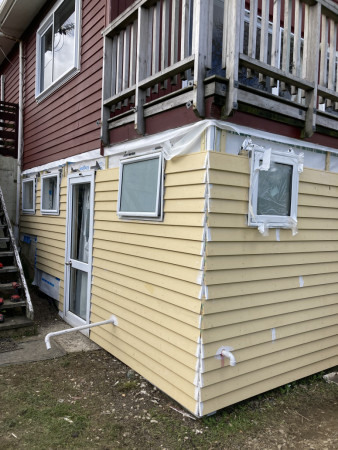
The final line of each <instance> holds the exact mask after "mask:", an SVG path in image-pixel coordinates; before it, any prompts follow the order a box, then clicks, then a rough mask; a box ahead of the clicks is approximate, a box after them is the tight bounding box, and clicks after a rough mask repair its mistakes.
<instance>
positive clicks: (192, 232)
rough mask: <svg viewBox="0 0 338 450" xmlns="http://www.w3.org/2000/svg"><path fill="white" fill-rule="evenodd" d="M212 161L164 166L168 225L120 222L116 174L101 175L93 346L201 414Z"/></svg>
mask: <svg viewBox="0 0 338 450" xmlns="http://www.w3.org/2000/svg"><path fill="white" fill-rule="evenodd" d="M205 173H206V153H204V152H202V153H195V154H193V155H189V156H183V157H177V158H174V159H173V160H171V161H167V162H166V169H165V174H166V176H165V195H164V198H165V201H164V211H165V214H164V220H163V222H144V221H143V222H141V221H134V220H133V221H124V220H121V219H119V218H118V217H117V215H116V204H117V190H118V169H117V168H116V169H109V170H105V171H98V172H97V174H96V183H95V185H96V187H95V217H94V222H95V230H94V251H93V285H92V306H91V318H90V320H91V322H96V321H100V320H105V319H107V318H108V317H109V316H110V315H111V314H114V315H116V316H117V318H118V326H117V327H114V328H113V332H111V328H109V332H108V331H107V329H108V327H107V326H106V327H97V328H93V329H92V330H91V332H90V337H91V339H92V340H93V341H94V342H96V343H97V344H99V345H100V346H102V347H103V348H105V349H106V350H107V351H108V352H110V353H112V354H113V355H115V356H116V357H117V358H119V359H121V360H122V361H123V362H124V363H126V364H127V365H128V366H130V367H131V368H133V369H134V370H136V371H138V372H139V373H140V374H142V375H143V376H144V377H145V378H147V379H148V380H149V381H150V382H152V383H153V384H155V385H156V386H157V387H159V388H160V389H162V390H164V391H165V392H167V393H168V394H169V395H170V396H172V397H173V398H174V399H175V400H177V401H178V402H179V403H181V404H182V405H184V406H185V407H186V408H187V409H189V410H190V411H193V412H194V411H195V406H196V401H195V386H194V379H195V373H196V365H197V363H198V357H197V356H198V355H197V350H198V342H199V335H200V330H199V323H200V313H201V300H200V299H199V297H200V295H201V282H202V271H201V268H202V261H203V258H202V240H203V229H204V207H205V198H204V197H205Z"/></svg>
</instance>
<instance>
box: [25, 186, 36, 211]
mask: <svg viewBox="0 0 338 450" xmlns="http://www.w3.org/2000/svg"><path fill="white" fill-rule="evenodd" d="M22 212H24V213H25V214H35V178H25V179H23V180H22Z"/></svg>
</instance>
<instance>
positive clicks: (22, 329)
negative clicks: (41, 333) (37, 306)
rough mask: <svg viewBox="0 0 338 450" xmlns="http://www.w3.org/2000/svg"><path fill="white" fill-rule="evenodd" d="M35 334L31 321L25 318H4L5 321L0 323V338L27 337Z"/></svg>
mask: <svg viewBox="0 0 338 450" xmlns="http://www.w3.org/2000/svg"><path fill="white" fill-rule="evenodd" d="M33 334H35V324H34V322H33V320H30V319H27V317H26V316H23V315H21V316H9V317H6V316H5V321H4V322H3V323H0V336H24V335H25V336H27V335H33Z"/></svg>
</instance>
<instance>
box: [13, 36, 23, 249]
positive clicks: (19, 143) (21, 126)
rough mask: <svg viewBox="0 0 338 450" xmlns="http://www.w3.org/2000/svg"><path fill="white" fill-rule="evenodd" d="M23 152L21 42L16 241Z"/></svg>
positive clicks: (21, 47) (21, 60) (20, 55)
mask: <svg viewBox="0 0 338 450" xmlns="http://www.w3.org/2000/svg"><path fill="white" fill-rule="evenodd" d="M22 152H23V43H22V41H20V42H19V123H18V159H17V176H16V183H17V184H16V210H15V224H14V236H15V239H16V242H17V243H18V241H19V221H20V192H21V162H22Z"/></svg>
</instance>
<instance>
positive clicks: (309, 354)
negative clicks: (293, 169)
mask: <svg viewBox="0 0 338 450" xmlns="http://www.w3.org/2000/svg"><path fill="white" fill-rule="evenodd" d="M209 167H210V169H209V171H208V179H209V183H210V184H209V191H210V194H209V195H210V202H209V212H208V235H209V241H208V242H207V243H206V266H205V284H206V285H207V287H208V299H207V300H204V301H203V320H202V332H201V333H202V341H203V344H204V369H203V370H204V373H203V375H202V379H203V388H202V390H201V401H202V402H203V414H208V413H210V412H212V411H215V410H217V409H219V408H221V407H225V406H227V405H229V404H232V403H235V402H238V401H240V400H243V399H245V398H248V397H250V396H253V395H256V394H259V393H261V392H264V391H267V390H269V389H272V388H275V387H277V386H280V385H283V384H285V383H288V382H291V381H293V380H296V379H298V378H302V377H304V376H307V375H310V374H312V373H316V372H318V371H320V370H323V369H326V368H329V367H333V366H334V365H336V364H338V356H337V355H338V322H337V318H338V300H337V294H338V284H337V269H338V252H337V250H338V241H337V231H336V230H337V226H338V175H337V174H333V173H329V172H324V171H317V170H311V169H305V170H304V172H303V174H301V175H300V185H299V198H298V205H299V206H298V221H299V222H298V228H299V233H298V234H297V235H296V236H294V237H292V233H291V230H280V241H277V240H276V232H275V230H270V234H269V236H267V237H265V236H262V235H261V234H260V233H259V232H258V230H257V229H256V228H248V226H247V225H246V221H247V219H246V215H247V212H248V188H249V179H250V175H249V160H248V158H247V157H244V156H233V155H229V154H221V153H214V152H210V154H209ZM302 285H303V287H302ZM274 336H275V337H274ZM222 346H226V347H232V348H233V349H234V350H233V354H234V355H235V358H236V361H237V365H236V366H235V367H230V365H229V360H228V359H225V360H224V367H222V360H220V359H217V358H216V357H215V355H216V353H217V350H218V349H219V348H220V347H222Z"/></svg>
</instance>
